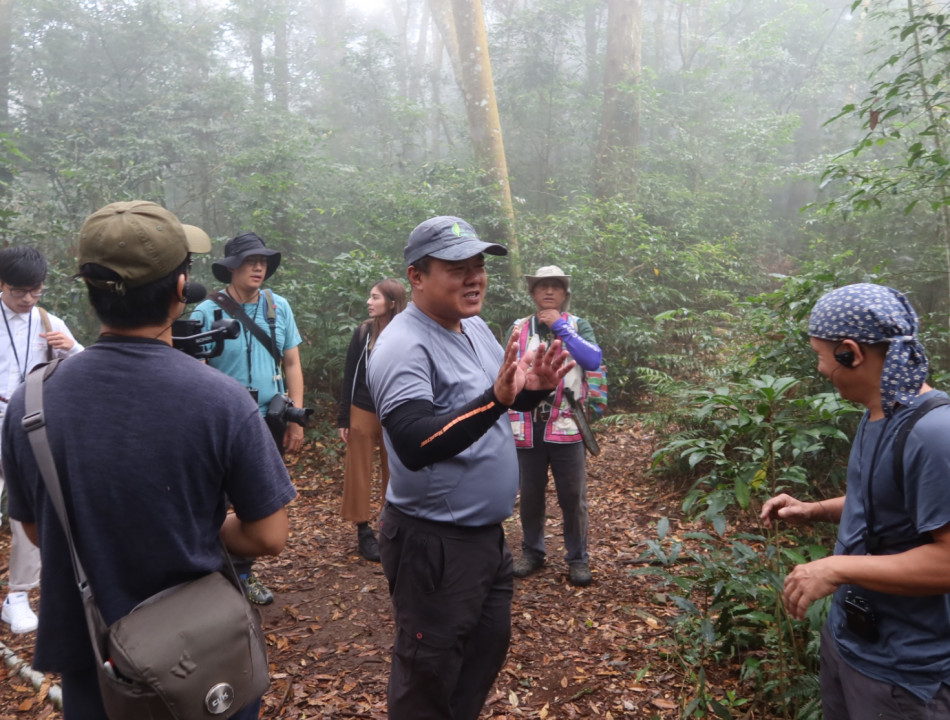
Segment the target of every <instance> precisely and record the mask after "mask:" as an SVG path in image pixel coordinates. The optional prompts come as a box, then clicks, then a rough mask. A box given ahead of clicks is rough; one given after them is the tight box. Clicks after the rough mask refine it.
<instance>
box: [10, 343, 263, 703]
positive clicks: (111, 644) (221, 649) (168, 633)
mask: <svg viewBox="0 0 950 720" xmlns="http://www.w3.org/2000/svg"><path fill="white" fill-rule="evenodd" d="M58 364H59V360H54V361H53V362H50V363H47V364H45V365H39V366H37V368H36V369H35V370H34V371H33V372H31V373H30V374H29V376H28V377H27V380H26V407H25V410H26V415H25V416H24V417H23V421H22V423H23V429H24V430H26V432H27V436H28V437H29V440H30V446H31V447H32V449H33V455H34V457H35V458H36V464H37V466H38V467H39V470H40V474H41V475H42V476H43V481H44V483H45V484H46V489H47V491H48V492H49V495H50V499H51V501H52V503H53V507H54V508H55V509H56V514H57V516H58V517H59V520H60V522H61V523H62V526H63V530H64V532H65V534H66V540H67V542H68V543H69V553H70V556H71V557H72V562H73V571H74V574H75V578H76V585H77V586H78V588H79V593H80V595H81V596H82V602H83V608H84V610H85V613H86V624H87V625H88V628H89V637H90V639H91V640H92V647H93V650H94V652H95V656H96V662H97V664H98V677H99V689H100V691H101V694H102V700H103V704H104V705H105V708H106V714H107V715H108V716H109V720H203V719H208V718H229V717H231V716H232V715H234V714H235V713H236V712H237V711H238V710H240V709H241V708H243V707H244V706H246V705H248V704H249V703H251V702H253V701H255V700H256V699H257V698H259V697H260V696H261V695H263V694H264V692H265V691H266V690H267V688H268V686H269V685H270V678H269V677H268V674H267V649H266V644H265V640H264V635H263V632H262V631H261V626H260V619H259V618H258V615H257V612H256V611H255V610H254V609H253V608H251V606H250V604H249V603H248V601H247V598H246V597H245V595H244V592H243V589H242V588H241V582H240V580H239V579H238V577H237V574H236V573H235V571H234V567H233V566H232V565H231V561H230V559H229V557H228V553H227V552H226V551H225V549H224V544H223V543H221V549H222V556H223V557H224V571H223V572H213V573H209V574H208V575H205V576H204V577H202V578H199V579H198V580H193V581H191V582H186V583H182V584H181V585H176V586H175V587H171V588H168V589H167V590H163V591H162V592H160V593H158V594H156V595H153V596H152V597H150V598H148V599H146V600H145V601H143V602H142V603H140V604H139V605H137V606H136V607H135V608H133V610H132V611H131V612H130V613H129V614H128V615H126V616H124V617H122V618H119V620H117V621H116V622H115V623H113V624H112V625H110V626H108V627H107V626H106V624H105V620H104V619H103V617H102V613H101V612H100V611H99V608H98V607H97V606H96V601H95V598H94V597H93V594H92V588H91V587H90V586H89V581H88V580H87V578H86V571H85V570H84V569H83V566H82V563H81V562H80V561H79V555H78V554H77V553H76V547H75V544H74V542H73V535H72V530H71V528H70V523H69V517H68V515H67V513H66V504H65V501H64V499H63V489H62V486H61V484H60V482H59V474H58V473H57V471H56V463H55V461H54V459H53V454H52V451H51V449H50V444H49V437H48V436H47V433H46V418H45V416H44V413H43V381H44V380H45V379H46V378H47V377H49V376H50V375H52V374H53V371H54V370H55V369H56V367H57V365H58Z"/></svg>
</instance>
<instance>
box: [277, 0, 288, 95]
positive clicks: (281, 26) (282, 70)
mask: <svg viewBox="0 0 950 720" xmlns="http://www.w3.org/2000/svg"><path fill="white" fill-rule="evenodd" d="M287 23H288V18H287V13H286V11H285V9H284V8H282V9H281V14H280V16H278V17H277V18H276V23H275V26H274V102H275V103H276V105H277V107H278V108H280V109H281V110H283V111H284V112H287V111H288V110H290V69H289V67H288V61H287V55H288V52H289V48H288V42H287Z"/></svg>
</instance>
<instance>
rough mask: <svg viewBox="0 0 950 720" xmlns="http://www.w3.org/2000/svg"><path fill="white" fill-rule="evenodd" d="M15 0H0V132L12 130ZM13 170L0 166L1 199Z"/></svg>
mask: <svg viewBox="0 0 950 720" xmlns="http://www.w3.org/2000/svg"><path fill="white" fill-rule="evenodd" d="M12 26H13V0H0V132H4V133H9V132H10V73H11V72H12V69H13V68H12V65H13V27H12ZM12 181H13V173H12V171H11V170H10V169H9V168H7V167H6V165H5V164H4V165H3V166H0V199H5V198H6V196H7V194H8V191H9V188H10V183H11V182H12Z"/></svg>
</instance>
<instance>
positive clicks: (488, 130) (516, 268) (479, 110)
mask: <svg viewBox="0 0 950 720" xmlns="http://www.w3.org/2000/svg"><path fill="white" fill-rule="evenodd" d="M452 14H453V18H454V24H455V32H456V39H457V41H458V49H459V58H460V61H461V71H462V81H463V83H462V92H463V94H464V96H465V109H466V112H467V114H468V126H469V131H470V133H471V136H472V149H473V150H474V153H475V161H476V162H477V163H478V165H479V166H480V167H481V168H482V170H483V172H484V173H485V175H486V177H487V178H488V180H489V182H490V183H491V189H492V191H493V195H494V199H495V202H496V203H497V205H498V211H499V213H500V215H501V216H502V217H503V218H504V223H503V226H502V227H501V228H499V229H497V230H494V229H489V231H488V232H486V233H485V234H486V235H489V236H493V237H497V238H498V239H499V240H500V241H501V242H503V243H504V244H506V245H507V246H508V251H509V253H510V260H511V265H510V267H511V273H512V279H513V281H515V282H517V280H518V279H519V278H520V277H521V253H520V251H519V249H518V239H517V237H516V236H515V229H514V228H515V225H514V222H515V212H514V206H513V205H512V202H511V187H510V186H509V184H508V162H507V160H506V159H505V144H504V142H503V140H502V134H501V120H500V119H499V117H498V105H497V103H496V102H495V84H494V79H493V78H492V70H491V59H490V57H489V54H488V39H487V37H486V35H485V17H484V13H483V12H482V3H481V0H452Z"/></svg>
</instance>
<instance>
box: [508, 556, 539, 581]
mask: <svg viewBox="0 0 950 720" xmlns="http://www.w3.org/2000/svg"><path fill="white" fill-rule="evenodd" d="M543 567H544V556H543V555H534V554H532V553H522V554H521V557H520V558H518V559H517V560H515V565H514V575H515V577H517V578H523V577H528V575H532V574H533V573H536V572H537V571H538V570H540V569H541V568H543Z"/></svg>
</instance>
